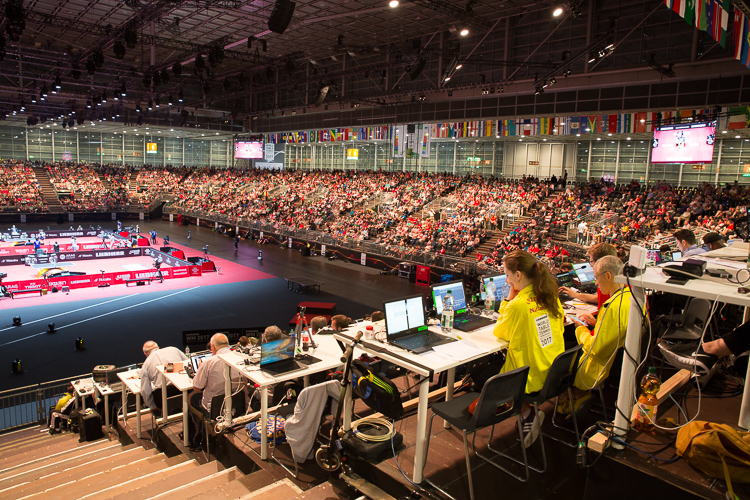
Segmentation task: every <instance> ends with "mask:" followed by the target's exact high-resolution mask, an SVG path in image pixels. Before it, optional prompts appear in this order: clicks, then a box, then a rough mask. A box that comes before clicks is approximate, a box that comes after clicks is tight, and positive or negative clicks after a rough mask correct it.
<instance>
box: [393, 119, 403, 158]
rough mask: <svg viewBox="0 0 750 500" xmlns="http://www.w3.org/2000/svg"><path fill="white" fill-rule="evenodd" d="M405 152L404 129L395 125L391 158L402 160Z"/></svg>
mask: <svg viewBox="0 0 750 500" xmlns="http://www.w3.org/2000/svg"><path fill="white" fill-rule="evenodd" d="M405 151H406V127H404V126H403V125H397V126H395V127H393V156H394V157H395V158H403V157H404V152H405Z"/></svg>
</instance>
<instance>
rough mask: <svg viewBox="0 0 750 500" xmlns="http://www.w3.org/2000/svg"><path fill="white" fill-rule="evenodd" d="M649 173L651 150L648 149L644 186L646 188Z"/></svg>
mask: <svg viewBox="0 0 750 500" xmlns="http://www.w3.org/2000/svg"><path fill="white" fill-rule="evenodd" d="M650 171H651V148H650V147H649V148H648V155H647V156H646V182H645V184H646V186H648V177H649V173H650Z"/></svg>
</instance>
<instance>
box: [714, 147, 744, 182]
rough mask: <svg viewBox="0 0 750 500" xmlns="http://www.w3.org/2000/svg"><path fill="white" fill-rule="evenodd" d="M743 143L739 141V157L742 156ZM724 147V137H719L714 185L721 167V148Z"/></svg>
mask: <svg viewBox="0 0 750 500" xmlns="http://www.w3.org/2000/svg"><path fill="white" fill-rule="evenodd" d="M743 144H745V142H744V141H743V142H741V143H740V158H742V145H743ZM722 149H724V139H719V156H718V158H716V180H715V181H714V184H715V185H716V186H718V185H719V170H720V169H721V150H722Z"/></svg>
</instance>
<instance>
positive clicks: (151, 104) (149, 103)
mask: <svg viewBox="0 0 750 500" xmlns="http://www.w3.org/2000/svg"><path fill="white" fill-rule="evenodd" d="M152 109H154V101H153V100H152V99H149V100H148V110H149V111H151V110H152Z"/></svg>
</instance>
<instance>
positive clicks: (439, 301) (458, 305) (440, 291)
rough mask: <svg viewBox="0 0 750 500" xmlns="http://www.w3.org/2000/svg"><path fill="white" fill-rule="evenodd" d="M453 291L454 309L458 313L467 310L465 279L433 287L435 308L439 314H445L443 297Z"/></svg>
mask: <svg viewBox="0 0 750 500" xmlns="http://www.w3.org/2000/svg"><path fill="white" fill-rule="evenodd" d="M448 290H450V291H451V295H453V310H454V311H455V312H457V313H463V312H465V311H466V295H465V294H464V282H463V281H451V282H450V283H443V284H440V285H435V286H433V287H432V300H433V301H434V303H435V310H436V311H437V313H438V315H441V314H443V297H445V295H446V294H447V293H448Z"/></svg>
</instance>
